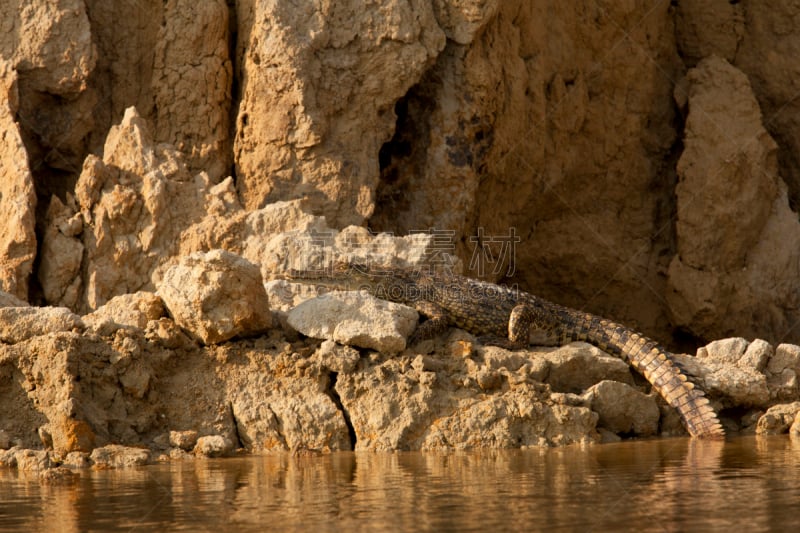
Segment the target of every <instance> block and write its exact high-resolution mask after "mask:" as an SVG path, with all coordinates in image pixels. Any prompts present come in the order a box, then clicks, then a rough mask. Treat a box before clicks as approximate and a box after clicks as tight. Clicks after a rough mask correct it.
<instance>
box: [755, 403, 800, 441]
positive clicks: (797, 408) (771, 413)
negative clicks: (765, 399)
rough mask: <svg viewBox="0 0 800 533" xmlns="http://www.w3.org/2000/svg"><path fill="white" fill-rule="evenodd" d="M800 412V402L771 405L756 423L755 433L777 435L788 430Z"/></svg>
mask: <svg viewBox="0 0 800 533" xmlns="http://www.w3.org/2000/svg"><path fill="white" fill-rule="evenodd" d="M798 414H800V402H794V403H789V404H778V405H773V406H772V407H770V408H769V409H767V412H766V413H764V415H763V416H761V418H759V419H758V423H757V424H756V435H778V434H781V433H786V432H787V431H789V429H790V427H792V426H793V424H794V421H795V419H796V418H797V415H798Z"/></svg>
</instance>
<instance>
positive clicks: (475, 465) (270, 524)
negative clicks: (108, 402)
mask: <svg viewBox="0 0 800 533" xmlns="http://www.w3.org/2000/svg"><path fill="white" fill-rule="evenodd" d="M798 467H800V440H798V439H794V440H792V439H790V438H789V437H787V436H780V437H768V438H767V437H759V438H756V437H741V438H734V439H730V440H728V441H727V442H724V443H719V442H702V441H691V440H689V439H662V440H652V441H628V442H622V443H616V444H604V445H598V446H584V447H565V448H555V449H534V450H514V451H490V452H453V453H448V454H431V453H417V452H403V453H393V454H374V453H337V454H332V455H321V456H310V457H309V456H301V457H291V456H287V455H275V456H266V457H240V458H229V459H216V460H197V461H185V462H173V463H165V464H159V465H153V466H148V467H143V468H137V469H129V470H86V471H82V472H81V473H80V479H79V480H78V481H77V482H76V483H75V484H73V485H48V484H43V483H41V482H40V481H39V479H38V477H37V476H36V475H35V474H30V473H25V472H17V471H16V470H14V469H7V468H0V531H45V530H47V531H67V532H69V531H108V530H122V531H152V530H170V531H175V530H184V531H215V532H219V533H221V532H222V531H379V530H380V531H384V530H385V531H404V530H405V531H412V530H413V531H426V530H427V531H508V530H512V531H521V530H527V531H545V530H546V531H598V532H599V531H606V530H610V529H616V530H637V531H687V530H706V531H721V530H728V529H730V528H731V527H736V528H737V530H740V531H748V532H750V531H786V530H794V529H795V528H796V527H797V523H798V508H799V507H798V505H800V468H798Z"/></svg>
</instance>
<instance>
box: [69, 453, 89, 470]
mask: <svg viewBox="0 0 800 533" xmlns="http://www.w3.org/2000/svg"><path fill="white" fill-rule="evenodd" d="M62 464H63V465H64V466H66V467H69V468H89V467H90V466H91V465H92V462H91V461H90V459H89V454H88V453H86V452H69V453H68V454H67V455H66V456H65V457H64V461H63V462H62Z"/></svg>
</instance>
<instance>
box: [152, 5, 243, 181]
mask: <svg viewBox="0 0 800 533" xmlns="http://www.w3.org/2000/svg"><path fill="white" fill-rule="evenodd" d="M228 19H229V9H228V6H227V5H226V3H225V1H224V0H211V1H205V2H193V1H192V0H172V1H170V2H166V3H165V4H164V13H163V15H162V16H161V17H159V20H163V23H162V24H161V25H160V28H159V30H158V37H157V41H156V45H155V50H154V51H153V63H152V65H153V70H152V81H151V84H152V85H151V86H152V88H153V103H154V104H155V105H154V107H155V117H154V124H155V138H156V140H157V141H158V142H162V143H169V144H171V145H173V146H175V147H176V148H178V149H179V150H181V152H183V153H184V154H185V155H186V161H187V165H188V167H189V168H190V169H191V170H192V171H200V170H203V171H205V172H207V173H208V174H209V175H210V176H211V177H212V179H218V178H220V177H222V176H225V174H226V173H227V172H228V169H229V168H230V164H231V160H230V155H229V154H230V149H231V139H230V118H229V117H230V116H231V114H230V113H231V98H230V94H231V85H232V82H233V67H232V65H231V59H230V51H229V46H230V42H231V36H230V33H229V32H230V29H231V26H230V25H229V20H228ZM185 95H192V98H191V100H189V101H187V100H186V99H184V98H183V97H182V96H185Z"/></svg>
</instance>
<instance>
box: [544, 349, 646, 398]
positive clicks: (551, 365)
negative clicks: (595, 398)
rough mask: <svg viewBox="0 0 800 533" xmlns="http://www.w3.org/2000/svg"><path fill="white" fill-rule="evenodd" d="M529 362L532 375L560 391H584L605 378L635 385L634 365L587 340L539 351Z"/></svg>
mask: <svg viewBox="0 0 800 533" xmlns="http://www.w3.org/2000/svg"><path fill="white" fill-rule="evenodd" d="M529 364H530V365H531V377H532V378H533V379H536V380H537V381H542V382H544V383H547V384H548V385H550V386H551V387H552V388H553V390H554V391H557V392H573V393H578V394H580V393H582V392H583V391H585V390H586V389H588V388H589V387H591V386H592V385H594V384H595V383H599V382H601V381H603V380H611V381H618V382H621V383H626V384H629V385H633V376H632V375H631V370H630V367H629V366H628V365H627V364H626V363H625V362H624V361H622V360H621V359H619V358H617V357H612V356H610V355H608V354H606V353H605V352H603V351H602V350H600V349H598V348H595V347H594V346H592V345H590V344H587V343H583V342H574V343H571V344H568V345H567V346H563V347H561V348H557V349H555V350H549V351H547V352H545V353H540V354H537V356H536V358H535V359H534V360H533V361H531V362H529Z"/></svg>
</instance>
